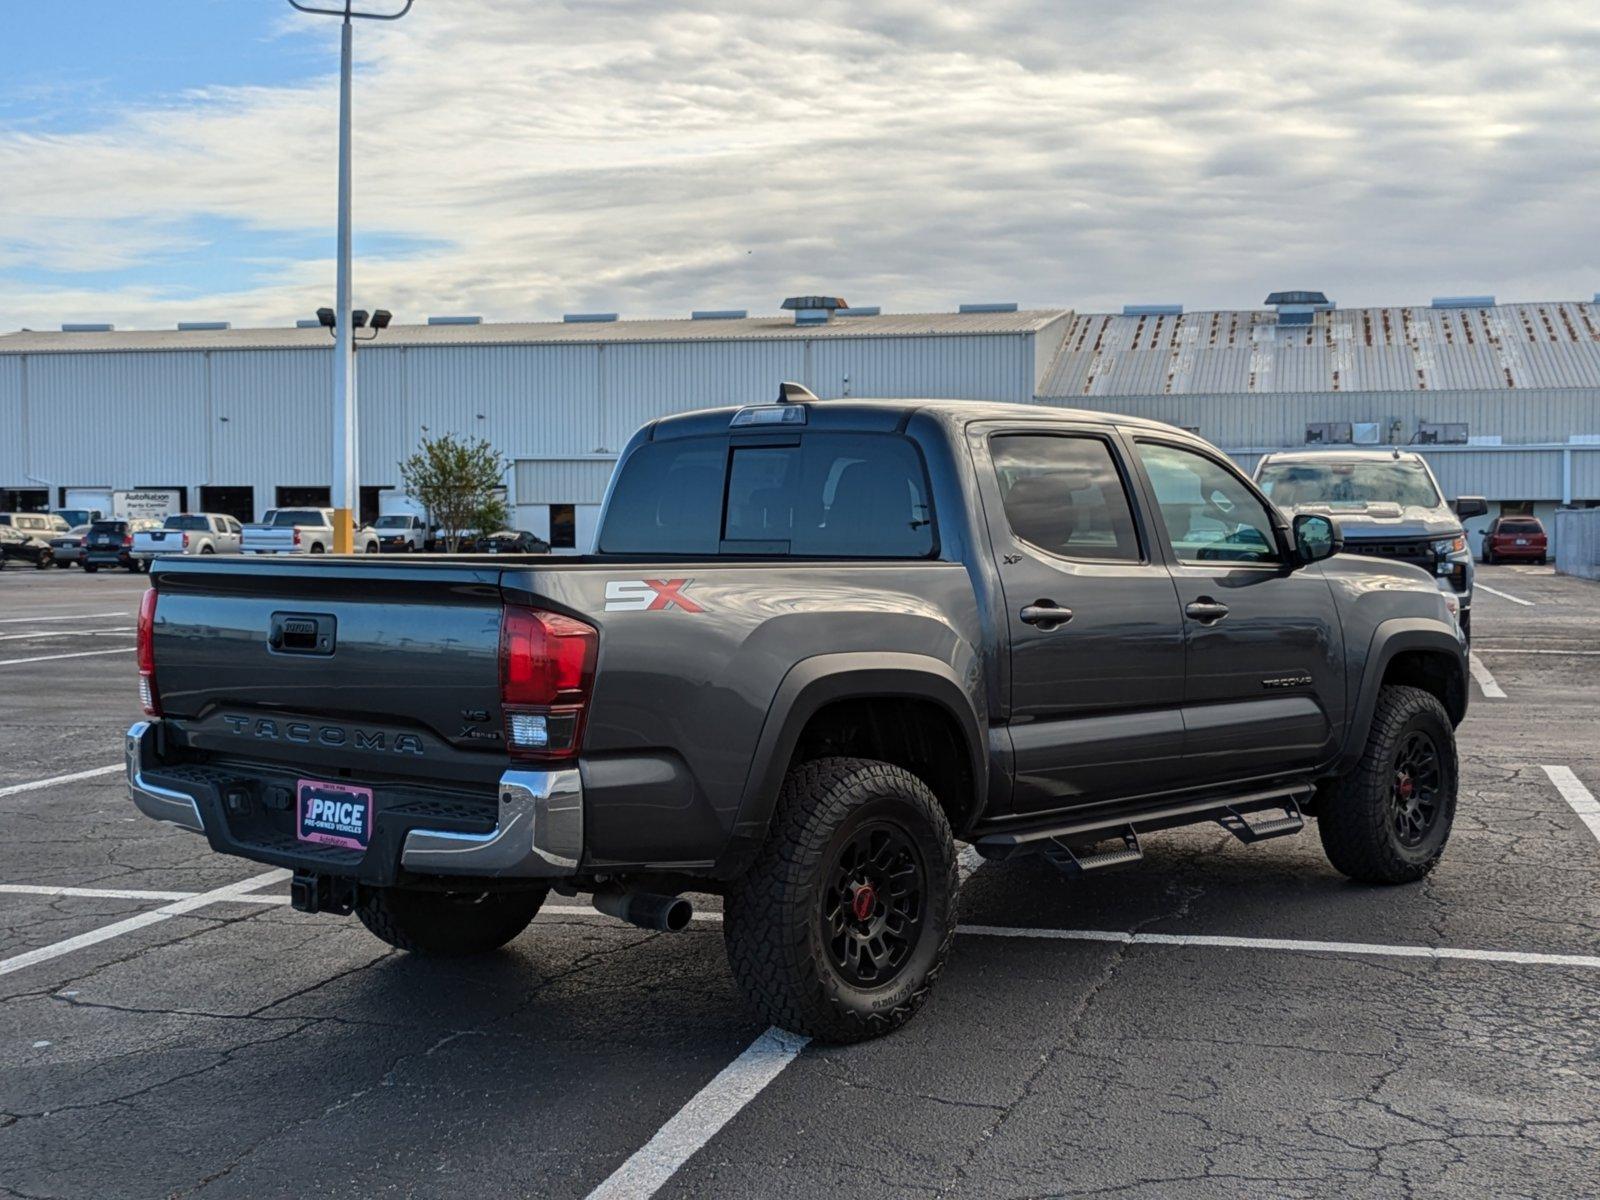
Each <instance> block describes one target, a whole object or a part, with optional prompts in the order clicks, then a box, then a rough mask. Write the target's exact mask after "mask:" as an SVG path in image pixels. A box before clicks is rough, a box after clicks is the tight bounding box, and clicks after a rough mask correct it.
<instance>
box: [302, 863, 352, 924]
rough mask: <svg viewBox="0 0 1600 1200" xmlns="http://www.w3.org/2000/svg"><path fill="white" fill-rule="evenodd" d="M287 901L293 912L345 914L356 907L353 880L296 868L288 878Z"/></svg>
mask: <svg viewBox="0 0 1600 1200" xmlns="http://www.w3.org/2000/svg"><path fill="white" fill-rule="evenodd" d="M289 904H290V906H291V907H293V908H294V910H295V911H296V912H303V913H333V914H335V915H336V916H341V917H347V916H349V915H350V914H351V913H352V912H354V911H355V908H356V883H355V880H353V879H341V878H340V877H338V876H337V875H314V874H312V873H311V872H310V871H296V872H295V873H294V878H293V879H292V880H290V882H289Z"/></svg>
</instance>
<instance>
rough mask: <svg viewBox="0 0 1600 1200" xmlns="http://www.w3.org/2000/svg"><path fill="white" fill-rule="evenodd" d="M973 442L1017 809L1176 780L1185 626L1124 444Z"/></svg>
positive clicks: (1058, 437)
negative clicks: (1006, 663) (991, 563)
mask: <svg viewBox="0 0 1600 1200" xmlns="http://www.w3.org/2000/svg"><path fill="white" fill-rule="evenodd" d="M973 437H974V445H973V451H974V455H975V457H976V458H977V460H978V477H979V479H980V481H981V486H982V488H983V491H984V497H983V500H984V512H985V516H986V519H987V521H988V523H989V529H990V538H991V541H992V544H993V546H994V554H995V559H996V562H997V563H998V564H999V570H1000V579H1001V584H1002V587H1003V590H1004V593H1005V605H1006V612H1007V624H1008V630H1007V632H1008V634H1009V637H1010V667H1011V680H1010V701H1011V705H1010V723H1009V732H1010V735H1011V742H1012V748H1013V751H1014V754H1015V786H1014V789H1013V793H1012V796H1013V808H1014V810H1015V811H1017V812H1019V813H1025V812H1042V811H1047V810H1049V809H1056V808H1068V807H1077V806H1081V805H1086V804H1094V803H1096V802H1099V801H1104V800H1109V799H1113V798H1123V797H1129V796H1135V795H1140V794H1145V793H1149V792H1157V791H1164V790H1167V789H1169V788H1172V787H1176V786H1179V779H1180V776H1181V770H1182V753H1183V719H1182V714H1181V706H1182V703H1183V632H1182V630H1183V621H1182V618H1181V616H1180V615H1179V611H1178V599H1177V594H1176V592H1175V591H1174V589H1173V584H1172V577H1171V576H1170V575H1169V574H1168V572H1167V569H1166V567H1165V565H1164V564H1163V563H1162V562H1161V560H1160V556H1159V555H1158V554H1155V553H1153V552H1152V541H1151V531H1150V529H1149V528H1148V527H1147V526H1145V525H1143V524H1142V523H1141V522H1140V521H1139V520H1138V518H1137V516H1136V514H1137V512H1138V508H1137V506H1135V505H1134V504H1132V503H1131V502H1130V495H1131V491H1130V489H1129V482H1130V480H1131V479H1132V473H1131V472H1130V471H1129V470H1128V469H1127V467H1128V464H1126V463H1125V462H1124V461H1123V459H1122V447H1121V444H1120V443H1119V441H1118V440H1117V439H1116V438H1115V436H1114V435H1113V434H1112V433H1111V431H1110V430H1108V429H1105V428H1103V427H1102V428H1096V427H1094V426H1085V427H1081V428H1080V427H1072V426H1066V425H1063V426H1062V427H1060V428H1056V427H1050V428H1049V430H1048V431H1045V430H1043V429H1041V427H1040V426H1038V425H1032V426H1028V427H1024V428H1021V429H1007V428H1003V427H982V428H979V429H978V430H975V431H974V435H973Z"/></svg>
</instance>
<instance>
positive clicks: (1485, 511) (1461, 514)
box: [1452, 496, 1489, 521]
mask: <svg viewBox="0 0 1600 1200" xmlns="http://www.w3.org/2000/svg"><path fill="white" fill-rule="evenodd" d="M1452 507H1453V508H1454V509H1455V510H1456V516H1457V517H1458V518H1460V519H1461V520H1463V521H1470V520H1472V518H1473V517H1486V516H1488V515H1489V502H1488V501H1487V500H1485V499H1484V498H1483V497H1482V496H1458V497H1457V498H1456V502H1455V504H1454V505H1453V506H1452Z"/></svg>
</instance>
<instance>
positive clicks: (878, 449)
mask: <svg viewBox="0 0 1600 1200" xmlns="http://www.w3.org/2000/svg"><path fill="white" fill-rule="evenodd" d="M599 547H600V550H601V551H602V552H603V553H609V554H708V555H714V554H719V553H721V554H792V555H796V556H809V557H837V558H925V557H927V556H929V555H931V554H932V553H933V550H934V530H933V517H932V511H931V508H930V505H929V499H928V483H927V477H926V473H925V472H924V470H923V467H922V459H921V457H920V456H919V455H918V453H917V450H916V447H915V446H913V445H912V444H911V442H910V441H908V440H907V439H906V438H903V437H900V436H898V435H895V434H851V433H812V434H806V435H804V436H802V437H800V438H797V439H795V440H794V441H793V442H792V443H791V444H788V445H767V446H761V445H740V444H738V443H733V444H731V445H730V443H729V442H728V441H727V440H725V439H722V438H685V439H682V440H679V441H671V442H655V443H650V444H648V445H645V446H641V447H640V448H639V449H638V450H636V451H635V452H634V453H633V454H632V455H631V456H630V457H629V459H628V461H627V463H626V464H624V467H623V469H622V472H621V474H620V475H618V477H617V484H616V488H615V489H614V491H613V493H612V496H611V503H610V505H609V507H608V509H607V512H606V523H605V527H604V528H603V529H602V530H601V533H600V542H599Z"/></svg>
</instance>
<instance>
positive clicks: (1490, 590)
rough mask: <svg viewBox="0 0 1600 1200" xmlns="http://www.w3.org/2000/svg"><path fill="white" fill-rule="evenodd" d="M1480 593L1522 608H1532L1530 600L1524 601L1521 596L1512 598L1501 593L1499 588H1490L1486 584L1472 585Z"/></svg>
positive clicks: (1507, 594)
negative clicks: (1496, 597) (1486, 593)
mask: <svg viewBox="0 0 1600 1200" xmlns="http://www.w3.org/2000/svg"><path fill="white" fill-rule="evenodd" d="M1474 586H1475V587H1476V588H1477V589H1478V590H1479V591H1480V592H1488V593H1489V595H1491V596H1499V597H1500V599H1502V600H1509V601H1511V603H1513V604H1520V605H1522V606H1523V607H1524V608H1532V607H1534V603H1533V601H1532V600H1524V599H1523V598H1522V597H1521V596H1513V595H1512V594H1511V593H1510V592H1502V591H1501V590H1500V589H1499V588H1492V587H1490V586H1489V585H1488V584H1487V583H1479V584H1475V585H1474Z"/></svg>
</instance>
